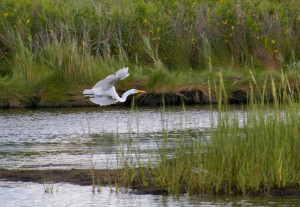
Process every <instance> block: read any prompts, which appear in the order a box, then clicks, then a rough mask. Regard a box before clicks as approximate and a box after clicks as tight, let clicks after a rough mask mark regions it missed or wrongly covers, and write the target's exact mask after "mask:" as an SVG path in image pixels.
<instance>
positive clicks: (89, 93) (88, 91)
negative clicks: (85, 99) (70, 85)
mask: <svg viewBox="0 0 300 207" xmlns="http://www.w3.org/2000/svg"><path fill="white" fill-rule="evenodd" d="M83 95H94V92H93V90H91V89H85V90H84V91H83Z"/></svg>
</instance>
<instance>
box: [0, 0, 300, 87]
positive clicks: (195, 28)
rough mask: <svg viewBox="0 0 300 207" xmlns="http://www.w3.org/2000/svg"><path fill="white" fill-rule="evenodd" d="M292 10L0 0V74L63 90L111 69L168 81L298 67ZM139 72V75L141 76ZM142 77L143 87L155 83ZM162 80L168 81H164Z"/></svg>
mask: <svg viewBox="0 0 300 207" xmlns="http://www.w3.org/2000/svg"><path fill="white" fill-rule="evenodd" d="M299 4H300V3H299V1H270V0H263V1H260V0H254V1H241V0H218V1H217V0H202V1H190V0H176V1H156V0H150V1H144V0H138V1H136V0H129V1H108V0H95V1H90V0H75V1H69V0H63V1H58V0H55V1H52V0H42V1H36V0H20V1H16V0H3V1H1V2H0V68H1V69H0V75H1V77H6V76H8V77H11V75H12V74H13V70H15V69H16V68H18V70H20V71H21V73H22V74H23V75H24V78H25V79H27V81H29V82H31V83H33V85H35V86H39V84H37V82H38V79H40V78H42V76H44V75H45V77H44V78H42V79H46V78H47V77H49V76H48V74H49V73H51V74H55V76H56V79H58V80H60V81H62V82H66V84H70V83H74V84H83V85H89V84H92V82H95V81H96V79H97V78H100V77H105V76H104V75H106V74H108V73H109V72H113V71H115V70H117V68H114V67H116V66H118V67H119V66H126V65H137V67H140V68H144V67H145V68H151V67H152V68H153V69H152V70H155V69H159V70H160V69H161V68H164V70H167V71H166V72H164V74H165V75H168V76H170V77H172V76H173V77H178V75H177V74H180V73H181V72H182V74H184V71H195V72H197V73H195V74H196V75H197V74H198V72H203V71H205V70H207V69H208V70H210V71H212V70H214V69H216V68H219V67H222V68H224V69H226V68H230V69H235V70H237V71H239V70H240V69H241V68H252V69H254V68H257V67H259V68H264V69H266V68H271V69H279V68H281V67H283V68H288V67H290V66H291V65H293V64H294V63H297V62H299V61H300V60H299V57H300V55H299V54H300V38H299V35H298V34H299V28H300V9H299V8H300V5H299ZM7 63H9V67H7ZM5 65H6V66H5ZM97 67H100V69H98V68H97ZM107 67H108V68H107ZM104 68H106V69H104ZM112 68H114V69H112ZM173 72H175V74H170V73H173ZM157 73H160V72H159V71H158V72H157ZM145 74H148V72H147V70H145V71H144V72H143V74H141V76H143V77H144V76H145ZM153 75H154V76H155V72H153ZM183 76H184V75H183ZM137 79H139V77H137ZM150 79H151V83H144V85H147V84H148V86H153V84H154V83H159V82H160V81H155V78H151V77H150ZM162 79H165V80H169V81H167V83H171V82H172V81H171V79H172V78H168V77H165V78H162ZM182 79H184V80H186V79H187V78H186V76H185V77H182ZM6 80H9V78H8V79H6ZM132 81H133V82H134V80H132ZM144 81H147V80H144ZM167 85H168V84H167ZM169 85H172V84H169ZM39 90H40V88H36V89H35V91H39Z"/></svg>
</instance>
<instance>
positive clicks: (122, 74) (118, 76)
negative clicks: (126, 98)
mask: <svg viewBox="0 0 300 207" xmlns="http://www.w3.org/2000/svg"><path fill="white" fill-rule="evenodd" d="M128 76H129V73H128V67H127V68H122V69H120V70H119V71H118V72H116V73H115V74H112V75H109V76H107V77H106V78H105V79H103V80H101V81H99V82H98V83H96V85H94V87H93V89H95V88H110V87H112V86H113V85H114V84H115V83H116V82H117V81H119V80H123V79H124V78H126V77H128Z"/></svg>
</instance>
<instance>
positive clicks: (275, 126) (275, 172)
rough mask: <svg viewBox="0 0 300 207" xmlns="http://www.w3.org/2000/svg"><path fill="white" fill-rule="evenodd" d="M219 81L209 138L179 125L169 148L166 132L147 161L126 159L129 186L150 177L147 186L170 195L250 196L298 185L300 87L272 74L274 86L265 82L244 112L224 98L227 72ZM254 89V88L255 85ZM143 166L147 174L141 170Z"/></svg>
mask: <svg viewBox="0 0 300 207" xmlns="http://www.w3.org/2000/svg"><path fill="white" fill-rule="evenodd" d="M255 81H256V80H255V79H253V82H252V83H253V85H255V84H256V83H255ZM219 82H220V85H219V88H217V97H218V101H219V105H218V106H217V108H218V109H217V110H218V116H217V117H213V116H211V128H210V133H209V134H210V136H209V138H208V139H203V137H202V135H201V134H199V133H197V132H195V133H193V132H192V131H183V130H180V128H179V129H178V131H179V132H180V133H179V134H178V135H177V137H176V139H175V140H176V141H174V137H172V146H173V148H172V150H170V148H169V145H168V143H169V142H170V140H171V139H170V136H169V134H168V132H167V131H162V134H163V136H162V139H163V144H162V145H158V155H159V156H154V155H151V153H150V155H149V160H150V161H149V163H148V164H146V165H145V164H141V163H140V162H136V163H131V162H130V163H129V162H126V160H125V162H124V163H125V164H126V165H127V166H126V167H124V175H127V172H128V175H130V179H129V177H124V176H123V179H124V178H125V181H126V182H128V183H129V185H128V184H127V185H128V186H132V183H133V181H135V182H136V181H139V182H138V183H139V185H142V182H141V180H142V179H145V178H146V182H144V184H146V186H156V187H158V188H164V189H166V192H168V193H170V194H179V193H180V192H188V193H189V194H201V193H209V194H233V193H237V194H240V193H241V194H243V195H246V194H249V193H251V194H253V193H254V194H255V193H259V192H265V193H268V192H269V191H272V190H275V189H282V188H296V189H299V187H300V174H299V172H300V168H299V166H300V159H299V156H298V152H299V150H300V141H299V140H300V137H299V134H300V127H299V126H300V123H299V120H300V119H299V113H298V111H299V109H300V105H299V102H298V97H299V92H298V91H297V90H295V88H293V87H292V86H291V85H290V83H289V82H288V80H287V79H286V76H285V75H284V74H282V76H281V82H280V84H279V85H278V86H275V84H274V79H273V78H270V79H269V80H266V85H268V84H270V85H271V86H270V88H271V91H267V90H266V88H267V87H264V89H263V91H260V92H259V94H260V97H254V93H251V94H250V96H249V99H248V103H247V104H246V105H245V106H244V107H243V110H242V112H241V113H240V114H234V113H233V114H232V113H229V112H231V109H230V108H231V106H230V105H228V104H227V102H226V100H225V99H226V94H225V90H224V85H223V80H222V76H219ZM212 87H213V86H212ZM251 88H252V92H253V88H254V87H253V86H251ZM257 90H259V89H257ZM278 94H280V95H278ZM267 96H272V99H273V100H274V103H272V104H270V103H268V100H269V99H267V98H266V97H267ZM278 96H280V97H278ZM211 111H212V108H211ZM187 118H188V117H187ZM172 136H174V135H172ZM174 142H175V143H176V144H174ZM128 166H131V167H128ZM145 166H148V167H145ZM141 170H144V172H147V174H145V173H144V174H142V175H140V174H139V173H137V172H139V171H141ZM133 172H134V173H133ZM132 175H133V176H132ZM145 175H146V177H145V178H143V176H145ZM126 182H125V183H126Z"/></svg>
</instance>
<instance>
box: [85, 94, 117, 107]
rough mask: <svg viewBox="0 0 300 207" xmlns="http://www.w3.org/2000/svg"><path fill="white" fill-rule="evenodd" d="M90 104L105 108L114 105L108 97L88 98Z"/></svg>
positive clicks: (114, 102) (112, 100) (113, 101)
mask: <svg viewBox="0 0 300 207" xmlns="http://www.w3.org/2000/svg"><path fill="white" fill-rule="evenodd" d="M90 100H91V102H93V103H95V104H98V105H100V106H107V105H110V104H116V101H115V100H114V99H112V98H111V97H110V96H95V97H92V98H90Z"/></svg>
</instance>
